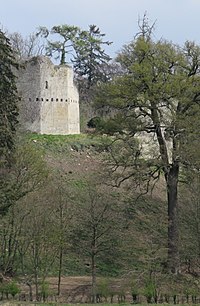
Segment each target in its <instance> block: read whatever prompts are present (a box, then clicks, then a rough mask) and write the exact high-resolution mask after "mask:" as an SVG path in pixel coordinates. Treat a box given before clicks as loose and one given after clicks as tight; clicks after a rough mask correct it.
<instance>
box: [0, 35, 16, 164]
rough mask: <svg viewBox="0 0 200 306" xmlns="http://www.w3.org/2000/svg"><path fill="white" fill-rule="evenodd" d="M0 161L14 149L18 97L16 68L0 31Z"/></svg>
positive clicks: (8, 44)
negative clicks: (14, 71)
mask: <svg viewBox="0 0 200 306" xmlns="http://www.w3.org/2000/svg"><path fill="white" fill-rule="evenodd" d="M0 67H1V70H0V159H1V160H2V159H3V158H8V156H9V154H10V152H11V151H12V149H13V147H14V137H15V132H16V125H17V122H18V119H17V118H18V105H17V104H18V96H17V88H16V84H15V75H14V73H13V69H15V68H17V64H16V62H15V59H14V56H13V51H12V48H11V45H10V41H9V39H8V38H7V37H6V36H5V34H4V33H3V32H2V31H0Z"/></svg>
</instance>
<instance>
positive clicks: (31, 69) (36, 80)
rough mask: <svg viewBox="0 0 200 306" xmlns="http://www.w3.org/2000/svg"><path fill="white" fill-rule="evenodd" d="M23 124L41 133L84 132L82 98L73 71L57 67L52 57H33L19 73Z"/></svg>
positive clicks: (64, 66)
mask: <svg viewBox="0 0 200 306" xmlns="http://www.w3.org/2000/svg"><path fill="white" fill-rule="evenodd" d="M17 77H18V79H17V88H18V93H19V95H20V96H21V105H20V122H21V125H22V126H23V128H25V129H26V130H29V131H31V132H36V133H38V134H52V135H67V134H79V133H80V119H79V95H78V90H77V88H76V86H75V85H74V81H73V69H72V67H70V66H68V65H59V66H55V65H54V64H53V63H52V62H51V60H50V59H49V58H48V57H45V56H38V57H33V58H31V59H29V60H27V61H26V62H25V63H23V68H22V69H20V70H19V71H18V72H17Z"/></svg>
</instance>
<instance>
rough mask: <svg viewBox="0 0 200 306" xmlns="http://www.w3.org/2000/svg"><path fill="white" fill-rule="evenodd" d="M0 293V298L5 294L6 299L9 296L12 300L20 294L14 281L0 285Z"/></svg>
mask: <svg viewBox="0 0 200 306" xmlns="http://www.w3.org/2000/svg"><path fill="white" fill-rule="evenodd" d="M0 292H1V294H2V296H3V295H4V294H5V295H6V297H8V296H9V294H10V295H11V296H12V297H13V298H14V297H15V296H16V295H17V294H19V293H20V292H21V290H20V288H19V286H18V285H17V283H16V282H15V281H12V282H10V283H8V284H4V283H2V284H1V285H0Z"/></svg>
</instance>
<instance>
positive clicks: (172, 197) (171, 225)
mask: <svg viewBox="0 0 200 306" xmlns="http://www.w3.org/2000/svg"><path fill="white" fill-rule="evenodd" d="M178 175H179V165H178V163H173V164H172V165H171V168H170V170H169V172H168V174H167V175H166V176H165V178H166V183H167V200H168V269H169V271H170V272H172V273H175V274H177V273H178V271H179V248H178V243H179V233H178V197H177V189H178Z"/></svg>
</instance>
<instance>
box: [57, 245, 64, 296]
mask: <svg viewBox="0 0 200 306" xmlns="http://www.w3.org/2000/svg"><path fill="white" fill-rule="evenodd" d="M62 263H63V247H62V245H61V246H60V255H59V269H58V296H59V295H60V285H61V275H62Z"/></svg>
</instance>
